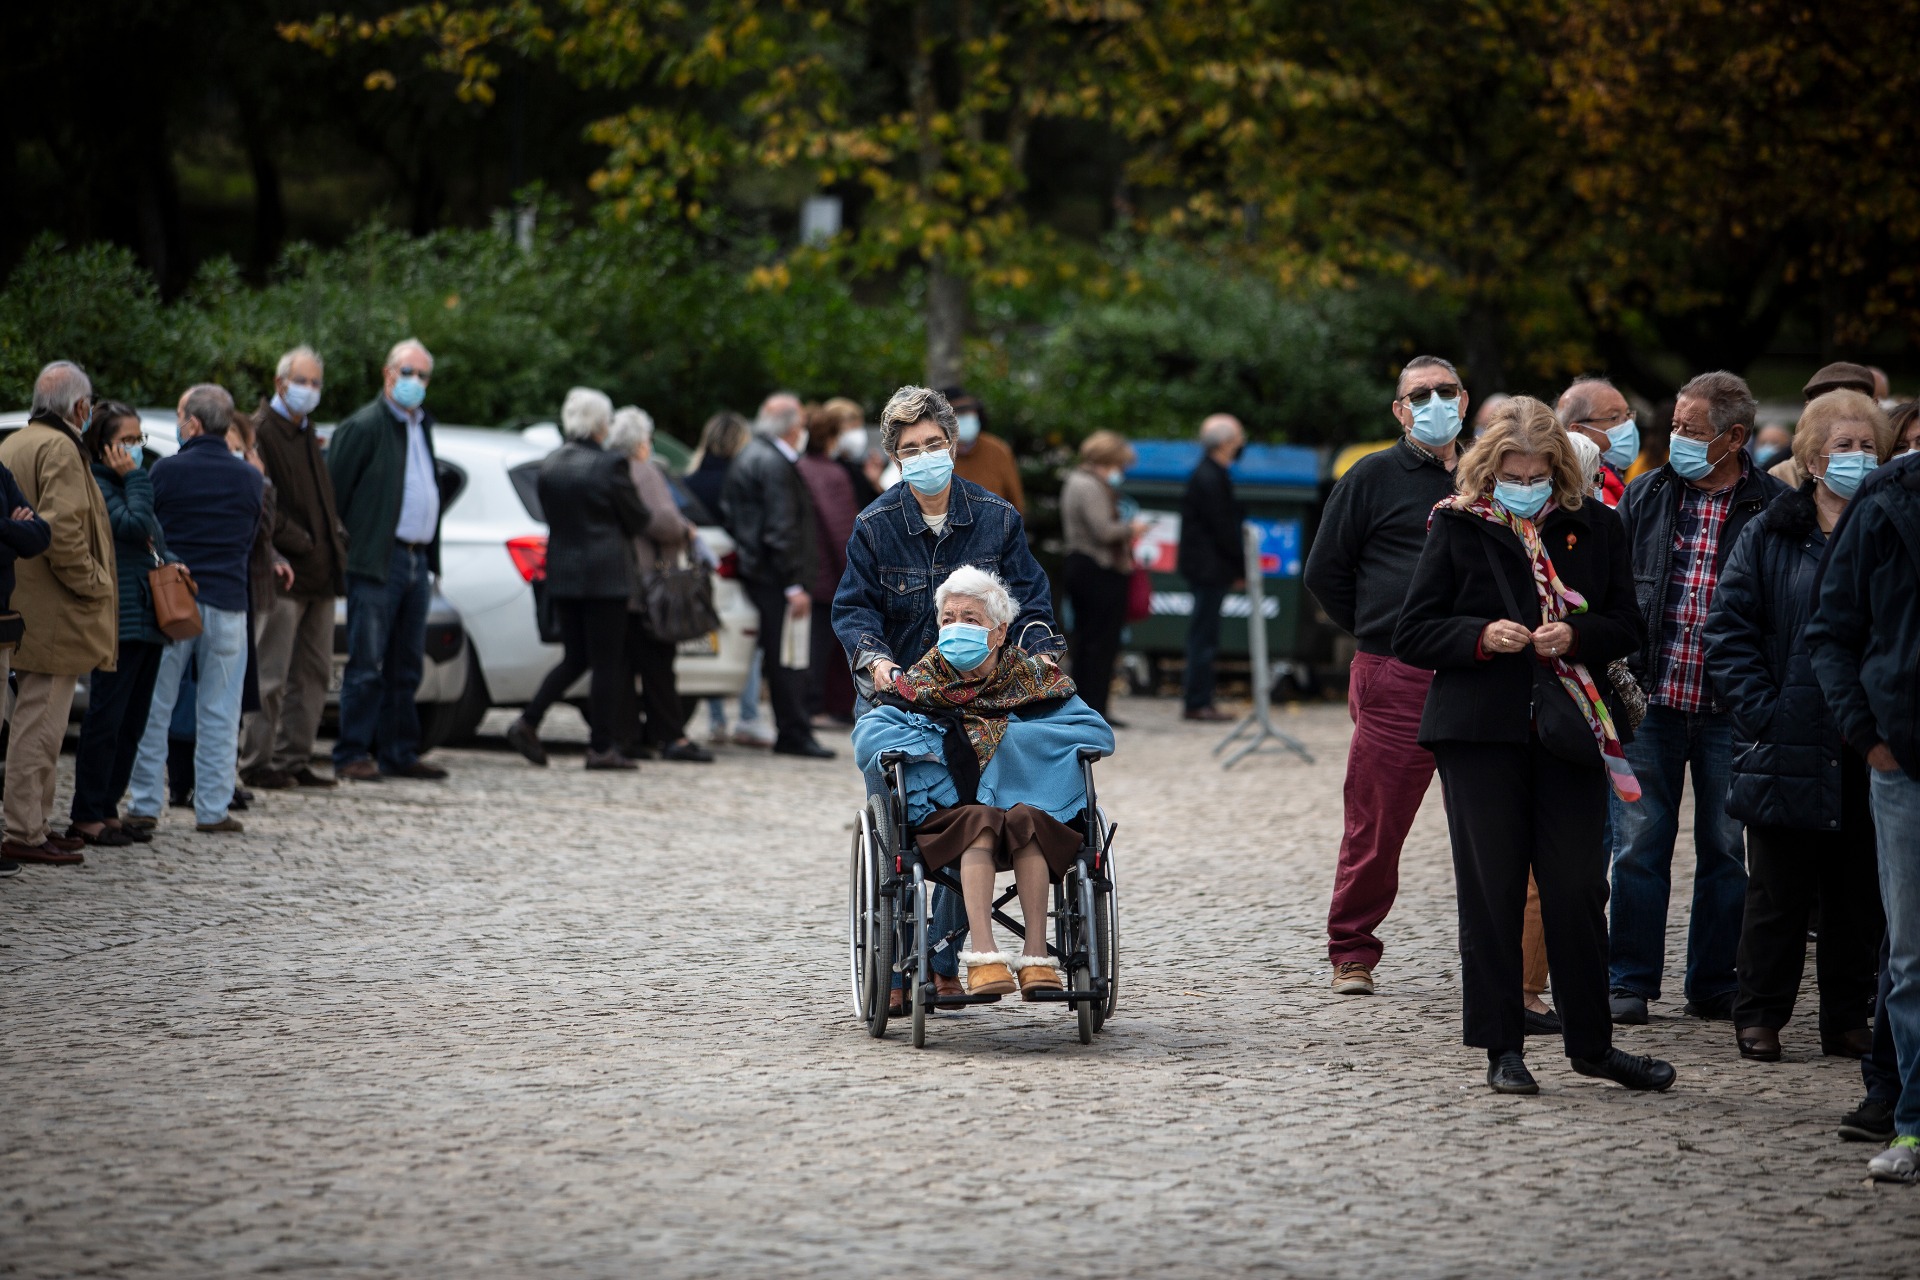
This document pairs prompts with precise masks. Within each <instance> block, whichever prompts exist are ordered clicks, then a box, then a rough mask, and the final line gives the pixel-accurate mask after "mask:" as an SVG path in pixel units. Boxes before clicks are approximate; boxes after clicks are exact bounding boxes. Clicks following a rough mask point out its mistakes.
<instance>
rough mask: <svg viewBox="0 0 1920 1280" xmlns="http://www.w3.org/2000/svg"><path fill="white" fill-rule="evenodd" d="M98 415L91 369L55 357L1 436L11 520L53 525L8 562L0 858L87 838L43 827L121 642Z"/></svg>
mask: <svg viewBox="0 0 1920 1280" xmlns="http://www.w3.org/2000/svg"><path fill="white" fill-rule="evenodd" d="M92 416H93V384H92V382H90V381H89V380H88V378H87V375H86V373H85V371H84V370H82V369H81V368H80V366H79V365H77V364H74V363H72V362H70V361H67V360H56V361H54V362H53V363H52V364H50V365H48V366H47V367H46V368H44V369H42V370H41V371H40V376H39V377H37V378H35V379H34V383H33V409H32V416H31V417H30V418H29V419H28V421H27V425H26V426H24V427H22V428H21V429H20V430H18V431H16V432H14V433H13V434H12V435H10V436H8V437H7V439H6V440H5V441H4V442H0V466H4V467H5V468H6V469H7V470H8V471H10V472H12V474H13V477H14V480H15V481H16V482H17V483H18V484H19V487H20V494H21V498H22V501H23V505H22V506H20V507H18V508H16V509H15V510H14V511H13V512H12V518H13V520H15V521H34V522H35V523H38V522H39V520H40V519H41V518H44V522H45V523H44V525H43V526H42V527H43V528H44V530H45V533H46V535H47V540H46V541H44V542H42V543H41V545H42V546H44V547H45V548H46V551H45V554H43V555H40V556H38V557H33V558H29V559H25V560H20V561H18V562H16V563H15V565H14V566H13V575H14V579H15V581H14V590H13V599H12V607H13V610H14V612H16V613H18V614H19V615H20V618H21V621H22V622H23V624H24V632H23V634H22V635H21V636H20V640H19V646H18V648H16V649H15V651H14V654H13V669H14V672H15V693H14V703H13V729H12V734H11V737H10V738H9V739H8V742H7V793H6V805H5V811H6V834H5V839H4V843H0V859H4V860H6V861H10V862H14V863H20V862H32V863H39V864H42V865H48V866H62V865H71V864H74V863H77V862H80V861H81V860H82V859H81V854H80V852H79V850H80V847H81V845H82V844H83V843H84V842H83V841H81V840H80V839H78V838H75V837H67V836H57V835H55V834H53V832H52V831H50V830H49V829H48V823H49V821H50V820H51V819H52V817H53V793H54V784H55V781H56V777H57V773H58V766H59V762H60V743H61V740H62V739H63V738H64V737H65V736H66V731H67V716H68V713H69V712H70V711H71V710H72V708H73V691H74V687H75V686H76V684H77V683H78V682H79V678H80V677H81V676H83V675H86V674H87V673H88V672H90V671H92V670H93V669H94V668H96V667H102V668H105V669H107V670H109V671H111V670H113V668H114V663H115V659H116V657H117V655H118V652H119V613H118V589H117V585H116V572H117V566H116V564H115V561H114V551H113V528H112V526H111V525H110V524H109V523H108V518H107V503H106V498H105V497H104V495H102V493H101V492H100V486H99V485H98V484H97V483H95V481H94V478H93V473H92V472H91V471H90V470H89V468H88V463H87V454H86V450H85V448H84V447H83V446H82V444H81V435H82V433H83V432H84V431H85V430H86V427H87V422H88V420H89V419H90V418H91V417H92ZM35 512H39V513H40V516H39V517H36V516H35V515H34V513H35ZM0 678H3V677H0Z"/></svg>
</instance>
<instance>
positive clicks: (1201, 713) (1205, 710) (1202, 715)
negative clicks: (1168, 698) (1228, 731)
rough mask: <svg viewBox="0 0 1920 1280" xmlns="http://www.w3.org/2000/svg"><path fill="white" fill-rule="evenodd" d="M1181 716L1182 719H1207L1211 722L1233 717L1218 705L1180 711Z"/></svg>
mask: <svg viewBox="0 0 1920 1280" xmlns="http://www.w3.org/2000/svg"><path fill="white" fill-rule="evenodd" d="M1180 718H1181V719H1182V720H1206V721H1209V722H1217V721H1221V720H1231V719H1233V717H1232V716H1230V715H1228V714H1227V713H1226V712H1224V711H1222V710H1220V708H1218V707H1201V708H1200V709H1199V710H1198V711H1183V712H1181V713H1180Z"/></svg>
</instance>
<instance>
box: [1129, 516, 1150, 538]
mask: <svg viewBox="0 0 1920 1280" xmlns="http://www.w3.org/2000/svg"><path fill="white" fill-rule="evenodd" d="M1127 528H1128V530H1129V531H1131V532H1132V534H1133V536H1134V537H1136V538H1138V537H1140V536H1141V535H1142V534H1144V533H1146V531H1147V530H1149V529H1151V528H1153V521H1151V520H1149V519H1147V518H1146V517H1145V516H1135V517H1134V518H1133V519H1132V520H1130V521H1129V522H1128V523H1127Z"/></svg>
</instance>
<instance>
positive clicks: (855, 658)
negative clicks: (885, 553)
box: [833, 520, 893, 671]
mask: <svg viewBox="0 0 1920 1280" xmlns="http://www.w3.org/2000/svg"><path fill="white" fill-rule="evenodd" d="M880 606H881V597H880V565H879V562H878V560H877V559H876V558H875V556H874V553H873V541H872V534H871V533H870V532H869V531H868V528H867V523H866V521H864V520H856V521H855V522H854V525H853V536H852V537H851V538H849V539H847V567H846V569H845V570H843V571H842V572H841V574H840V586H839V587H838V588H837V589H836V590H835V591H834V593H833V634H834V636H835V638H837V639H838V640H839V641H840V647H841V648H842V649H845V650H846V651H847V662H848V663H849V664H850V665H851V666H852V667H853V669H854V670H856V671H859V670H861V669H863V668H865V667H866V665H867V664H868V663H870V662H872V661H873V660H874V659H875V658H887V659H892V658H893V650H892V649H890V648H889V647H888V646H887V642H886V638H885V637H884V636H883V635H882V634H881V623H882V621H883V618H884V615H883V614H882V612H881V607H880Z"/></svg>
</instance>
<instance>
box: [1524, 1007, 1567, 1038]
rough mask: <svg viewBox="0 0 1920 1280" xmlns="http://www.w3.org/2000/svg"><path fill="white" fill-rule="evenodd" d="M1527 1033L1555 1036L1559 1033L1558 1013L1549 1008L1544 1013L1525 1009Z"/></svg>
mask: <svg viewBox="0 0 1920 1280" xmlns="http://www.w3.org/2000/svg"><path fill="white" fill-rule="evenodd" d="M1526 1015H1527V1034H1528V1035H1530V1036H1557V1035H1559V1034H1560V1015H1559V1014H1557V1013H1555V1012H1554V1011H1553V1010H1551V1009H1549V1010H1547V1011H1546V1012H1545V1013H1535V1012H1534V1011H1533V1010H1531V1009H1528V1010H1526Z"/></svg>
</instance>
